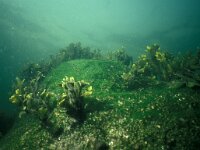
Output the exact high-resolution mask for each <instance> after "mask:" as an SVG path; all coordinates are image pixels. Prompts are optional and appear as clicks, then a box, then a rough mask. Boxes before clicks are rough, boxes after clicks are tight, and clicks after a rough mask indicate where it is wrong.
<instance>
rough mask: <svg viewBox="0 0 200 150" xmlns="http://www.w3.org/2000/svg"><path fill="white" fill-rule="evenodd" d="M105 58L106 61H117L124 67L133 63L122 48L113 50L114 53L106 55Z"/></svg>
mask: <svg viewBox="0 0 200 150" xmlns="http://www.w3.org/2000/svg"><path fill="white" fill-rule="evenodd" d="M106 58H107V59H108V60H115V61H119V62H121V63H122V64H124V65H126V66H128V65H130V64H131V63H132V61H133V58H132V56H130V55H129V54H128V53H127V52H126V51H125V49H124V48H123V47H122V48H120V49H117V50H115V51H114V52H110V53H108V54H107V56H106Z"/></svg>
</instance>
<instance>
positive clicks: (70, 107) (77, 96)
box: [58, 76, 92, 121]
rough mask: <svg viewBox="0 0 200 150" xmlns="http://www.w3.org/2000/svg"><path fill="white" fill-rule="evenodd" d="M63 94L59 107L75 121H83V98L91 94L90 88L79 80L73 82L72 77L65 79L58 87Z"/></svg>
mask: <svg viewBox="0 0 200 150" xmlns="http://www.w3.org/2000/svg"><path fill="white" fill-rule="evenodd" d="M60 86H61V87H62V88H63V90H64V93H62V96H61V98H60V100H59V101H58V105H59V106H63V107H65V108H66V110H67V111H68V113H69V114H70V115H72V116H74V117H75V118H76V119H77V120H79V121H83V117H84V106H85V105H84V101H83V97H85V96H89V95H91V94H92V86H90V85H89V83H87V82H85V81H83V80H81V81H75V79H74V77H67V76H66V77H65V78H63V80H62V83H61V85H60Z"/></svg>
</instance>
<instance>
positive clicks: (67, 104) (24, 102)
mask: <svg viewBox="0 0 200 150" xmlns="http://www.w3.org/2000/svg"><path fill="white" fill-rule="evenodd" d="M40 77H41V73H40V72H39V73H38V75H37V77H36V78H35V79H32V80H30V81H28V82H26V83H25V79H23V80H21V79H19V78H16V85H15V88H16V90H15V92H14V94H13V95H12V96H11V97H10V101H11V103H13V104H16V105H18V106H19V107H20V113H19V117H20V118H21V117H22V115H24V114H26V113H29V114H33V115H35V116H37V118H39V119H40V120H41V121H42V123H43V124H46V125H48V126H49V127H50V128H51V130H52V132H53V133H54V134H58V131H61V129H62V124H61V120H60V119H61V118H63V119H66V118H70V117H73V118H74V119H75V120H74V122H79V123H80V122H83V121H84V117H85V112H84V106H85V105H84V100H83V99H84V97H87V96H89V95H91V94H92V86H90V85H89V83H87V82H85V81H83V80H81V81H75V79H74V78H73V77H67V76H66V77H65V78H63V80H62V82H61V83H60V84H59V85H60V86H61V87H62V89H63V93H62V94H60V93H59V94H56V93H54V92H51V91H49V90H48V89H46V88H42V87H39V85H38V82H39V79H40ZM59 85H58V86H59ZM67 115H69V116H70V117H68V116H67ZM58 116H59V117H58ZM62 116H63V117H62ZM67 121H69V120H67ZM62 122H63V120H62Z"/></svg>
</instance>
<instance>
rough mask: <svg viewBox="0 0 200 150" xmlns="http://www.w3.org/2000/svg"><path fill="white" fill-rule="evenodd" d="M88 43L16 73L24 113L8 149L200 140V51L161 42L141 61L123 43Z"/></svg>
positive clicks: (194, 144) (153, 145)
mask: <svg viewBox="0 0 200 150" xmlns="http://www.w3.org/2000/svg"><path fill="white" fill-rule="evenodd" d="M69 49H71V50H72V51H73V52H71V51H70V52H66V53H65V51H67V50H69ZM83 49H85V50H83ZM88 50H89V51H90V49H89V48H82V47H81V45H80V44H72V45H70V46H68V47H67V48H65V49H64V50H63V51H62V53H61V52H59V54H57V55H56V56H54V57H52V59H50V60H48V62H47V63H44V64H42V63H39V64H38V65H35V64H32V65H29V67H27V68H26V69H25V70H26V71H25V72H24V74H22V76H19V77H18V78H16V83H15V85H14V87H13V91H12V92H13V94H12V96H11V97H10V101H11V102H12V103H13V104H16V105H17V106H18V108H19V118H18V119H16V120H17V121H16V123H15V125H14V127H13V128H12V129H11V130H12V131H10V132H9V133H8V134H7V136H5V137H2V138H1V140H0V149H13V148H15V149H41V148H42V149H50V150H51V149H52V150H53V149H84V150H86V149H88V150H93V149H136V150H140V149H150V150H151V149H152V150H154V149H197V148H198V147H199V146H200V144H199V141H200V137H199V134H200V111H199V110H200V102H199V91H198V88H199V82H200V81H199V73H200V69H199V65H200V62H199V60H200V59H199V58H200V52H198V53H197V54H184V55H180V56H176V57H175V56H173V55H172V54H169V53H168V52H165V51H163V50H161V49H160V47H159V45H157V44H153V45H151V46H147V48H146V51H145V54H143V55H141V56H140V57H139V58H138V60H137V61H135V62H133V61H132V59H129V57H128V55H126V52H125V51H121V50H119V51H117V52H116V53H112V54H111V55H109V56H110V57H108V56H105V55H102V54H101V55H99V54H98V52H97V53H95V55H93V56H95V57H96V56H98V57H96V58H95V57H90V56H91V55H89V56H88V57H87V56H84V55H83V54H80V53H79V52H80V51H83V52H84V53H85V54H86V53H87V52H88ZM86 51H87V52H86ZM90 52H92V53H93V51H90ZM92 53H91V54H92ZM96 54H98V55H96ZM54 58H55V59H54ZM82 58H83V59H82ZM74 59H76V60H74ZM88 59H90V60H88ZM130 63H131V65H130ZM129 65H130V66H129ZM45 66H46V67H47V68H46V67H45ZM45 70H46V71H45ZM47 70H48V71H47ZM123 72H124V73H123ZM26 75H27V76H28V77H26ZM66 75H67V76H66ZM63 77H64V78H63ZM82 79H84V80H82ZM86 81H87V82H86ZM90 84H91V85H92V86H91V85H90ZM160 85H162V86H160ZM169 87H170V88H169ZM180 87H181V88H180ZM127 88H128V90H127ZM172 88H173V89H172ZM5 141H6V142H5ZM2 143H5V144H2Z"/></svg>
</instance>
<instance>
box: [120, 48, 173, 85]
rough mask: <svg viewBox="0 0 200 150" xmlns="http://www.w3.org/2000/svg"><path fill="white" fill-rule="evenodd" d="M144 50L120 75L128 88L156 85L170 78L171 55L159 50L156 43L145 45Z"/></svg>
mask: <svg viewBox="0 0 200 150" xmlns="http://www.w3.org/2000/svg"><path fill="white" fill-rule="evenodd" d="M145 52H146V53H145V54H142V55H141V56H139V58H138V60H137V61H136V62H134V63H133V64H132V66H131V67H130V68H129V71H128V72H126V73H123V74H122V76H121V77H122V79H123V80H124V81H125V84H126V85H127V86H128V88H134V87H141V86H142V87H145V86H149V85H157V84H158V83H160V82H162V81H169V80H171V76H172V73H173V71H172V67H171V64H170V61H171V59H172V57H170V55H169V54H167V53H166V52H164V51H161V50H160V46H159V45H157V44H153V45H151V46H147V47H146V51H145Z"/></svg>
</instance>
